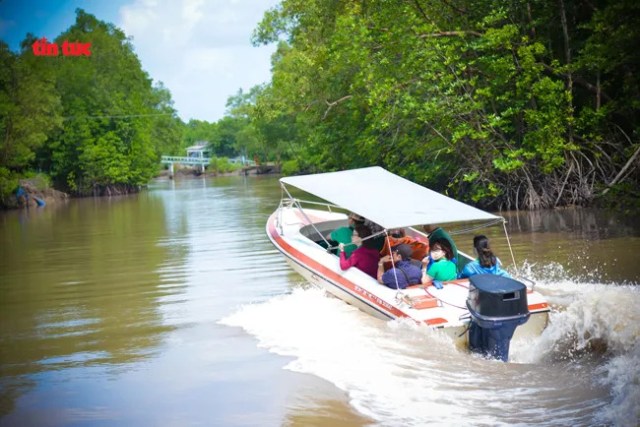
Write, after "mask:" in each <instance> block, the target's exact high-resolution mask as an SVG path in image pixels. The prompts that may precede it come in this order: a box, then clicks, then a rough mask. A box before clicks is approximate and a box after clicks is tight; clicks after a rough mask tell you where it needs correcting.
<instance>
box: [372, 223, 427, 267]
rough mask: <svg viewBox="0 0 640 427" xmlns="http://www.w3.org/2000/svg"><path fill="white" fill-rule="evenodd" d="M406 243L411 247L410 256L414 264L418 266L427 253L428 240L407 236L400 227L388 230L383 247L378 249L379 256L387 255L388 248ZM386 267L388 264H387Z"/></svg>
mask: <svg viewBox="0 0 640 427" xmlns="http://www.w3.org/2000/svg"><path fill="white" fill-rule="evenodd" d="M402 244H406V245H409V246H410V247H411V258H412V259H414V260H415V261H416V265H418V266H420V260H421V259H422V258H424V257H425V256H426V255H427V254H428V253H429V242H428V241H427V240H424V241H422V240H418V239H417V238H415V237H411V236H407V235H406V233H405V230H404V229H402V228H394V229H391V230H389V236H388V237H387V239H386V242H385V244H384V247H383V248H382V250H381V251H380V256H382V257H384V256H387V255H389V253H390V252H389V248H390V247H393V246H398V245H402ZM387 267H388V266H387Z"/></svg>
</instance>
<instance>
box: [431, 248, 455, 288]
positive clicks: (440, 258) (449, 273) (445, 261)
mask: <svg viewBox="0 0 640 427" xmlns="http://www.w3.org/2000/svg"><path fill="white" fill-rule="evenodd" d="M429 258H431V260H432V261H433V262H432V263H431V265H429V266H428V265H427V264H428V262H429ZM452 258H453V250H452V249H451V245H450V244H449V241H448V240H446V239H434V240H433V244H432V245H431V252H430V253H429V256H428V257H425V258H424V259H423V260H422V266H423V268H424V270H423V273H422V284H423V285H431V284H433V285H434V286H435V287H436V288H438V289H442V283H440V282H445V281H448V280H455V279H456V278H457V277H458V269H457V268H456V265H455V263H454V262H453V261H451V259H452Z"/></svg>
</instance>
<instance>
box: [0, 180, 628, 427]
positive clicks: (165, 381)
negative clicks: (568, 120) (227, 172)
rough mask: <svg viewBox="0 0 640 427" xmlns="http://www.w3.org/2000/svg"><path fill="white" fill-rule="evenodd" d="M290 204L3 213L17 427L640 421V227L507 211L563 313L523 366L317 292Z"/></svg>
mask: <svg viewBox="0 0 640 427" xmlns="http://www.w3.org/2000/svg"><path fill="white" fill-rule="evenodd" d="M279 197H280V190H279V187H278V182H277V178H276V177H219V178H213V179H210V178H206V179H204V178H203V179H184V180H177V181H170V180H159V181H155V182H153V183H152V184H151V185H150V188H149V190H148V191H145V192H143V193H140V194H137V195H132V196H125V197H112V198H101V199H77V200H71V201H69V202H68V203H66V204H64V205H61V206H46V207H45V208H38V209H31V210H29V211H12V212H5V213H0V248H1V249H0V251H1V252H0V295H1V300H0V395H1V399H0V426H45V427H46V426H115V425H118V426H120V425H135V426H192V425H193V426H199V425H201V426H258V425H259V426H282V425H286V426H308V425H313V426H365V425H376V426H400V425H402V426H424V425H458V426H465V425H467V426H501V425H504V426H506V425H509V426H511V425H521V426H528V425H531V426H533V425H536V426H539V425H543V426H558V425H571V426H575V425H581V426H582V425H585V426H586V425H616V426H636V425H638V423H639V421H640V369H639V368H638V367H639V366H640V344H639V341H640V340H639V339H638V338H639V337H640V309H639V308H638V301H639V298H638V297H639V292H640V287H639V286H638V285H639V284H640V257H638V253H640V222H639V220H638V218H628V217H623V216H621V215H618V214H615V213H607V212H604V211H597V210H590V209H565V210H558V211H553V212H535V213H530V212H520V213H504V214H503V215H504V216H505V217H506V218H507V220H508V223H507V227H508V229H509V232H510V237H511V241H510V244H511V247H512V248H513V251H514V254H515V259H516V260H517V261H518V266H519V268H520V269H522V270H523V271H524V272H525V273H526V274H527V275H528V276H529V277H531V278H533V279H534V280H535V281H536V282H537V289H538V290H539V291H540V292H541V293H543V294H544V295H545V296H546V297H547V298H548V300H549V302H550V303H551V304H552V307H553V312H552V316H551V322H550V325H549V327H548V328H547V329H546V330H545V332H544V333H543V335H542V336H541V337H539V338H538V339H536V340H533V341H529V342H519V341H514V342H512V344H511V353H510V358H511V361H510V362H509V363H507V364H505V363H502V362H496V361H490V360H485V359H482V358H479V357H476V356H472V355H469V354H467V353H465V352H461V351H458V350H456V349H455V348H454V347H453V345H452V344H451V342H449V341H448V340H447V339H446V338H445V337H443V336H441V335H440V334H438V333H437V332H434V331H431V330H429V329H428V328H426V327H419V326H416V325H413V324H410V323H407V322H401V321H392V322H383V321H379V320H377V319H373V318H371V317H370V316H367V315H365V314H363V313H361V312H359V311H358V310H356V309H354V308H353V307H351V306H349V305H347V304H344V303H342V302H341V301H339V300H337V299H334V298H329V297H327V296H326V295H325V294H324V293H323V292H321V291H319V290H317V289H314V288H313V287H310V286H309V285H308V284H306V283H304V282H303V281H302V278H301V277H300V276H298V275H297V274H295V273H294V272H293V271H292V270H290V269H289V268H288V267H287V265H286V263H285V262H284V259H283V258H282V257H281V256H280V255H279V254H278V252H277V251H275V249H274V248H273V246H272V245H271V244H270V242H269V241H268V239H267V237H266V235H265V231H264V228H265V221H266V219H267V217H268V215H269V214H270V213H271V212H273V210H274V209H275V208H276V207H277V204H278V201H279ZM454 231H455V230H454ZM499 232H500V230H499V229H495V230H487V231H486V234H488V235H489V236H490V237H491V238H492V241H493V243H494V249H495V250H496V252H497V253H498V255H499V256H500V257H501V259H502V260H503V261H504V262H505V265H506V267H507V268H508V269H511V271H513V269H514V267H515V266H513V265H512V263H511V261H510V258H511V256H510V255H509V249H508V245H507V242H506V240H505V239H500V238H499V235H500V233H499ZM457 239H458V237H457ZM459 239H460V240H457V241H458V244H459V247H460V248H461V249H463V250H469V249H470V248H469V247H468V246H469V245H470V238H469V237H462V236H460V237H459Z"/></svg>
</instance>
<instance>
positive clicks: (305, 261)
mask: <svg viewBox="0 0 640 427" xmlns="http://www.w3.org/2000/svg"><path fill="white" fill-rule="evenodd" d="M274 215H275V214H273V215H271V217H270V218H269V222H268V229H269V234H270V235H271V238H272V239H273V240H274V242H276V243H277V244H278V245H279V246H280V247H281V248H282V249H283V250H284V251H286V253H287V254H288V255H289V256H291V257H292V258H293V259H295V260H296V261H297V262H299V263H300V264H301V265H305V266H308V267H310V268H312V269H314V270H316V271H317V272H318V273H320V274H321V275H323V276H324V277H326V278H328V279H330V280H331V281H332V282H334V283H338V284H339V285H340V286H342V287H344V288H346V289H348V290H350V291H351V293H355V294H357V295H358V297H359V298H360V299H362V300H365V301H367V302H368V303H369V304H370V305H373V306H376V307H379V308H380V309H381V310H382V311H383V312H388V313H391V314H392V315H394V316H396V317H409V316H408V315H407V314H406V313H404V312H402V311H400V310H398V309H397V308H395V307H394V306H392V305H391V304H389V303H387V302H386V301H384V300H382V299H381V298H379V297H377V296H375V295H374V294H372V293H370V292H369V291H367V290H366V289H363V288H362V287H360V286H358V285H356V284H355V283H353V282H351V281H350V280H347V279H345V278H344V277H342V276H341V275H339V274H337V273H336V272H334V271H333V270H331V269H329V268H327V267H325V266H324V265H322V264H320V263H319V262H317V261H315V260H314V259H313V258H311V257H309V256H308V255H305V254H304V253H302V252H300V251H299V250H297V249H296V248H294V247H293V246H291V245H290V244H288V243H287V242H286V241H285V240H284V239H283V238H282V237H281V236H280V234H278V231H277V230H276V227H275V224H274ZM381 286H382V285H381ZM430 322H435V323H433V324H440V323H443V322H445V323H446V320H444V319H430V320H426V321H425V323H427V324H429V325H431V324H432V323H430Z"/></svg>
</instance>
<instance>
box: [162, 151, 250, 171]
mask: <svg viewBox="0 0 640 427" xmlns="http://www.w3.org/2000/svg"><path fill="white" fill-rule="evenodd" d="M228 160H229V162H231V163H241V164H243V165H245V166H248V167H255V162H254V161H252V160H246V159H243V158H242V157H235V158H233V159H228ZM210 161H211V157H196V156H162V158H161V160H160V162H161V163H162V164H164V165H169V174H170V175H171V176H173V165H174V163H177V164H180V165H192V166H200V171H202V172H203V173H204V169H205V167H206V166H207V165H208V164H209V162H210Z"/></svg>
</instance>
